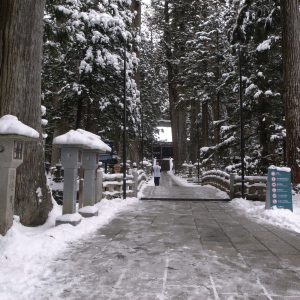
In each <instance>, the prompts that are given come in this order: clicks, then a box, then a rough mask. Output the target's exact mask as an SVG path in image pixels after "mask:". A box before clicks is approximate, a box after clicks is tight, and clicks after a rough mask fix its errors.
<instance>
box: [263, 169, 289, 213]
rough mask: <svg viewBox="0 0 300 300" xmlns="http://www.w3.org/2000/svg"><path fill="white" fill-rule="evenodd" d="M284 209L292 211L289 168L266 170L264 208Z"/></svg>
mask: <svg viewBox="0 0 300 300" xmlns="http://www.w3.org/2000/svg"><path fill="white" fill-rule="evenodd" d="M274 206H275V207H277V208H285V209H289V210H291V211H293V201H292V185H291V171H290V169H289V168H280V167H275V166H271V167H269V168H268V185H267V203H266V208H271V207H274Z"/></svg>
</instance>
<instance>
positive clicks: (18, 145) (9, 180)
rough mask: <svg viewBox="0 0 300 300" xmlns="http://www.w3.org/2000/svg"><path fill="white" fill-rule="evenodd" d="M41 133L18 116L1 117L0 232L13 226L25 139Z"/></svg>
mask: <svg viewBox="0 0 300 300" xmlns="http://www.w3.org/2000/svg"><path fill="white" fill-rule="evenodd" d="M38 138H39V133H38V132H37V131H36V130H34V129H33V128H31V127H29V126H27V125H25V124H23V123H22V122H20V121H19V120H18V119H17V117H15V116H12V115H5V116H3V117H2V118H0V234H2V235H5V234H6V232H7V230H8V229H9V228H10V227H11V226H12V223H13V215H14V199H15V185H16V169H17V167H18V166H20V165H21V164H22V163H23V151H24V142H25V141H34V140H37V139H38Z"/></svg>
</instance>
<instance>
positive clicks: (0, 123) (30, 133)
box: [0, 115, 39, 139]
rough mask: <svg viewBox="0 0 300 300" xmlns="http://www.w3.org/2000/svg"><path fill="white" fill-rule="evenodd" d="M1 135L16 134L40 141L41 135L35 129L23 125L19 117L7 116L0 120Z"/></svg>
mask: <svg viewBox="0 0 300 300" xmlns="http://www.w3.org/2000/svg"><path fill="white" fill-rule="evenodd" d="M0 134H16V135H21V136H26V137H29V138H34V139H38V138H39V133H38V132H37V131H36V130H34V129H33V128H31V127H29V126H27V125H25V124H23V123H22V122H20V121H19V120H18V118H17V117H15V116H12V115H5V116H3V117H1V118H0Z"/></svg>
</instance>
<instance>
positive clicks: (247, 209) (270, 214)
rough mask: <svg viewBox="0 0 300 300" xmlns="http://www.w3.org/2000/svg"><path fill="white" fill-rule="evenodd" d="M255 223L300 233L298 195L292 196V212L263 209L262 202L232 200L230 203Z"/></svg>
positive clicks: (299, 202) (299, 198)
mask: <svg viewBox="0 0 300 300" xmlns="http://www.w3.org/2000/svg"><path fill="white" fill-rule="evenodd" d="M230 205H232V206H233V207H235V208H236V209H237V210H238V211H239V212H241V213H243V214H245V215H246V216H247V217H248V218H251V219H252V220H255V221H256V222H260V223H265V224H272V225H275V226H278V227H281V228H286V229H289V230H292V231H295V232H299V233H300V195H294V196H293V212H291V211H290V210H288V209H277V208H273V209H265V203H264V202H258V201H249V200H245V199H233V200H232V201H231V203H230Z"/></svg>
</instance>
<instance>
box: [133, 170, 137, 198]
mask: <svg viewBox="0 0 300 300" xmlns="http://www.w3.org/2000/svg"><path fill="white" fill-rule="evenodd" d="M132 175H133V197H137V195H138V184H139V173H138V171H137V169H133V171H132Z"/></svg>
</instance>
